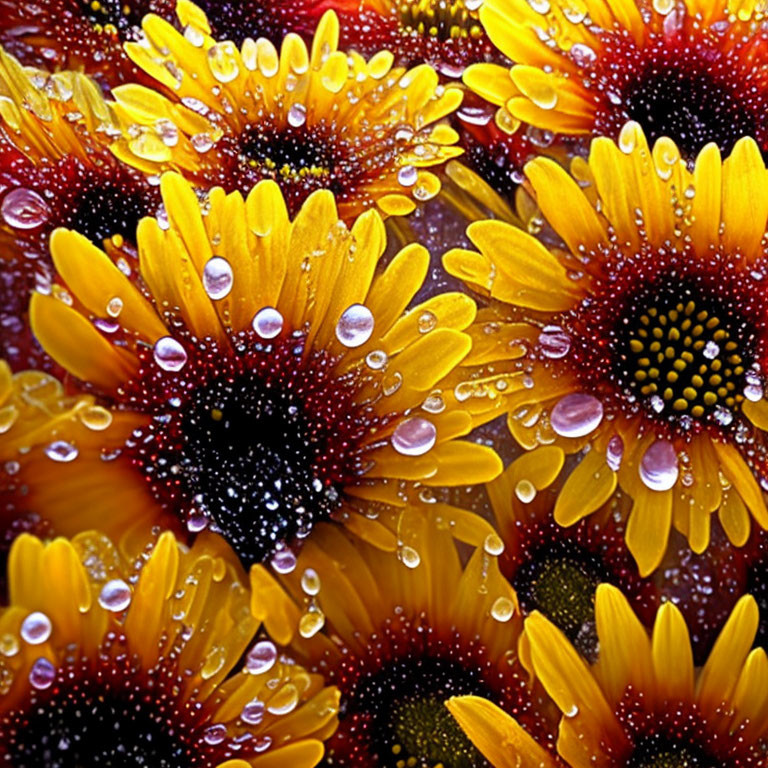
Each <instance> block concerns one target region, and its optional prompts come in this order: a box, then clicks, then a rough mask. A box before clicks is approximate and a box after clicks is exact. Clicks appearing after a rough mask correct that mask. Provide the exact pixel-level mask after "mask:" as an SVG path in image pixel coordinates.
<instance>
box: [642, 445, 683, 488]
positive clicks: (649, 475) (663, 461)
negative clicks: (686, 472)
mask: <svg viewBox="0 0 768 768" xmlns="http://www.w3.org/2000/svg"><path fill="white" fill-rule="evenodd" d="M638 471H639V473H640V479H641V480H642V481H643V482H644V483H645V484H646V485H647V486H648V488H650V489H651V490H652V491H668V490H669V489H670V488H672V487H674V485H675V483H676V482H677V476H678V474H679V472H680V469H679V466H678V461H677V453H676V452H675V447H674V446H673V445H672V443H670V442H669V440H657V441H656V442H655V443H652V444H651V445H650V447H649V448H648V449H647V450H646V452H645V453H644V454H643V458H642V459H641V460H640V467H639V470H638Z"/></svg>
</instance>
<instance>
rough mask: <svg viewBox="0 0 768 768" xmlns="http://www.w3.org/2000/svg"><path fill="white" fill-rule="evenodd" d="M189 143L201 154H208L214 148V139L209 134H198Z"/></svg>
mask: <svg viewBox="0 0 768 768" xmlns="http://www.w3.org/2000/svg"><path fill="white" fill-rule="evenodd" d="M189 141H190V143H191V144H192V146H193V147H194V148H195V149H196V150H197V151H198V152H200V153H201V154H204V153H205V152H208V151H209V150H210V149H211V147H213V139H212V138H211V137H210V135H209V134H207V133H196V134H195V135H194V136H192V137H191V138H190V139H189Z"/></svg>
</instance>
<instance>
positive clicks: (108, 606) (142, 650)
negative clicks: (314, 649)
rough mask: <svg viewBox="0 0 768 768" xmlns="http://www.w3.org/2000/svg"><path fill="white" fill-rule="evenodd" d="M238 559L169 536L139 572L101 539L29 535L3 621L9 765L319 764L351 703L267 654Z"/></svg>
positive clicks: (3, 728)
mask: <svg viewBox="0 0 768 768" xmlns="http://www.w3.org/2000/svg"><path fill="white" fill-rule="evenodd" d="M232 559H233V556H232V553H231V552H230V551H228V550H226V551H223V550H222V547H221V545H220V544H217V543H215V542H208V543H206V542H205V541H204V540H203V539H202V538H201V539H199V540H198V541H197V542H196V543H195V546H194V547H192V549H187V548H186V547H184V546H182V545H180V544H179V543H178V542H177V541H176V540H175V539H174V537H173V535H172V534H170V533H168V532H166V533H164V534H163V535H162V536H161V537H160V538H159V540H158V541H157V544H156V545H155V547H154V548H153V549H152V550H151V551H150V552H148V553H145V555H144V556H143V557H142V558H140V559H139V560H138V561H132V562H131V563H129V562H126V561H124V560H123V559H122V557H121V556H120V554H119V553H118V551H117V550H116V548H115V547H114V546H113V544H112V543H111V542H110V541H109V539H107V538H106V537H105V536H104V535H103V534H100V533H95V532H87V533H81V534H78V535H77V536H76V537H75V538H73V539H72V540H68V539H63V538H58V539H55V540H54V541H52V542H50V543H47V544H45V543H43V542H41V541H40V540H39V539H37V538H35V537H33V536H30V535H29V534H24V535H23V536H21V537H19V538H18V539H17V540H16V542H15V543H14V545H13V548H12V550H11V554H10V558H9V565H8V568H9V571H8V581H9V586H10V605H9V606H8V607H7V608H5V609H3V611H2V613H0V636H2V649H3V653H2V660H1V661H0V671H1V673H2V674H0V686H1V689H2V694H3V695H2V702H1V703H0V756H2V759H3V760H4V761H6V762H7V763H8V764H9V765H27V766H32V765H39V766H42V765H45V766H49V767H50V768H64V766H70V765H99V764H105V765H124V764H126V763H125V761H126V760H127V761H128V762H129V763H130V764H131V765H137V766H139V765H140V766H154V767H155V768H178V766H181V765H195V766H206V767H208V768H214V767H216V766H218V767H219V768H224V766H226V768H248V766H254V767H256V766H260V765H263V766H265V768H266V766H271V765H291V766H296V767H297V768H311V767H312V766H314V765H316V764H317V763H318V762H319V760H320V759H321V757H322V755H323V744H322V741H323V739H324V738H326V737H327V736H328V735H330V734H331V733H332V732H333V730H334V728H335V725H336V711H337V703H338V691H337V690H335V689H333V688H328V687H325V686H324V683H323V679H322V677H320V676H319V675H314V674H310V673H308V672H306V671H305V670H303V669H302V668H301V667H299V666H297V665H296V664H295V663H293V662H291V661H290V660H286V659H284V658H280V657H278V654H277V652H276V650H275V648H274V646H273V645H271V643H268V642H267V643H265V642H257V643H255V644H253V645H251V643H252V640H253V639H254V632H255V629H256V622H255V621H254V620H253V618H252V617H251V614H250V611H249V609H248V604H249V600H250V593H249V590H248V589H247V588H246V587H245V586H243V585H242V583H241V580H240V575H239V572H238V570H237V566H236V565H233V564H232V562H231V560H232ZM249 648H250V650H249ZM244 654H245V656H244V658H245V663H244V667H243V668H242V669H239V670H236V665H238V663H239V662H240V660H241V658H242V657H243V655H244Z"/></svg>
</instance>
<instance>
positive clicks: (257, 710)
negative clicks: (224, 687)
mask: <svg viewBox="0 0 768 768" xmlns="http://www.w3.org/2000/svg"><path fill="white" fill-rule="evenodd" d="M265 710H266V707H265V706H264V702H263V701H259V700H258V699H251V701H249V702H248V703H247V704H246V705H245V706H244V707H243V709H242V711H241V712H240V719H241V720H242V721H243V722H244V723H247V724H248V725H258V724H259V723H260V722H261V721H262V720H263V719H264V712H265Z"/></svg>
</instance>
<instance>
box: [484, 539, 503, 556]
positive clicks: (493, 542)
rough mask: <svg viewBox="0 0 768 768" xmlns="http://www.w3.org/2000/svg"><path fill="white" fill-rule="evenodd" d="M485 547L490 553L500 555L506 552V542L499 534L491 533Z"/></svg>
mask: <svg viewBox="0 0 768 768" xmlns="http://www.w3.org/2000/svg"><path fill="white" fill-rule="evenodd" d="M483 549H484V550H485V551H486V552H487V553H488V554H489V555H493V556H494V557H498V556H499V555H500V554H502V552H504V542H503V541H502V540H501V537H500V536H499V535H498V534H495V533H489V534H488V535H487V536H486V537H485V541H484V542H483Z"/></svg>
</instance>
